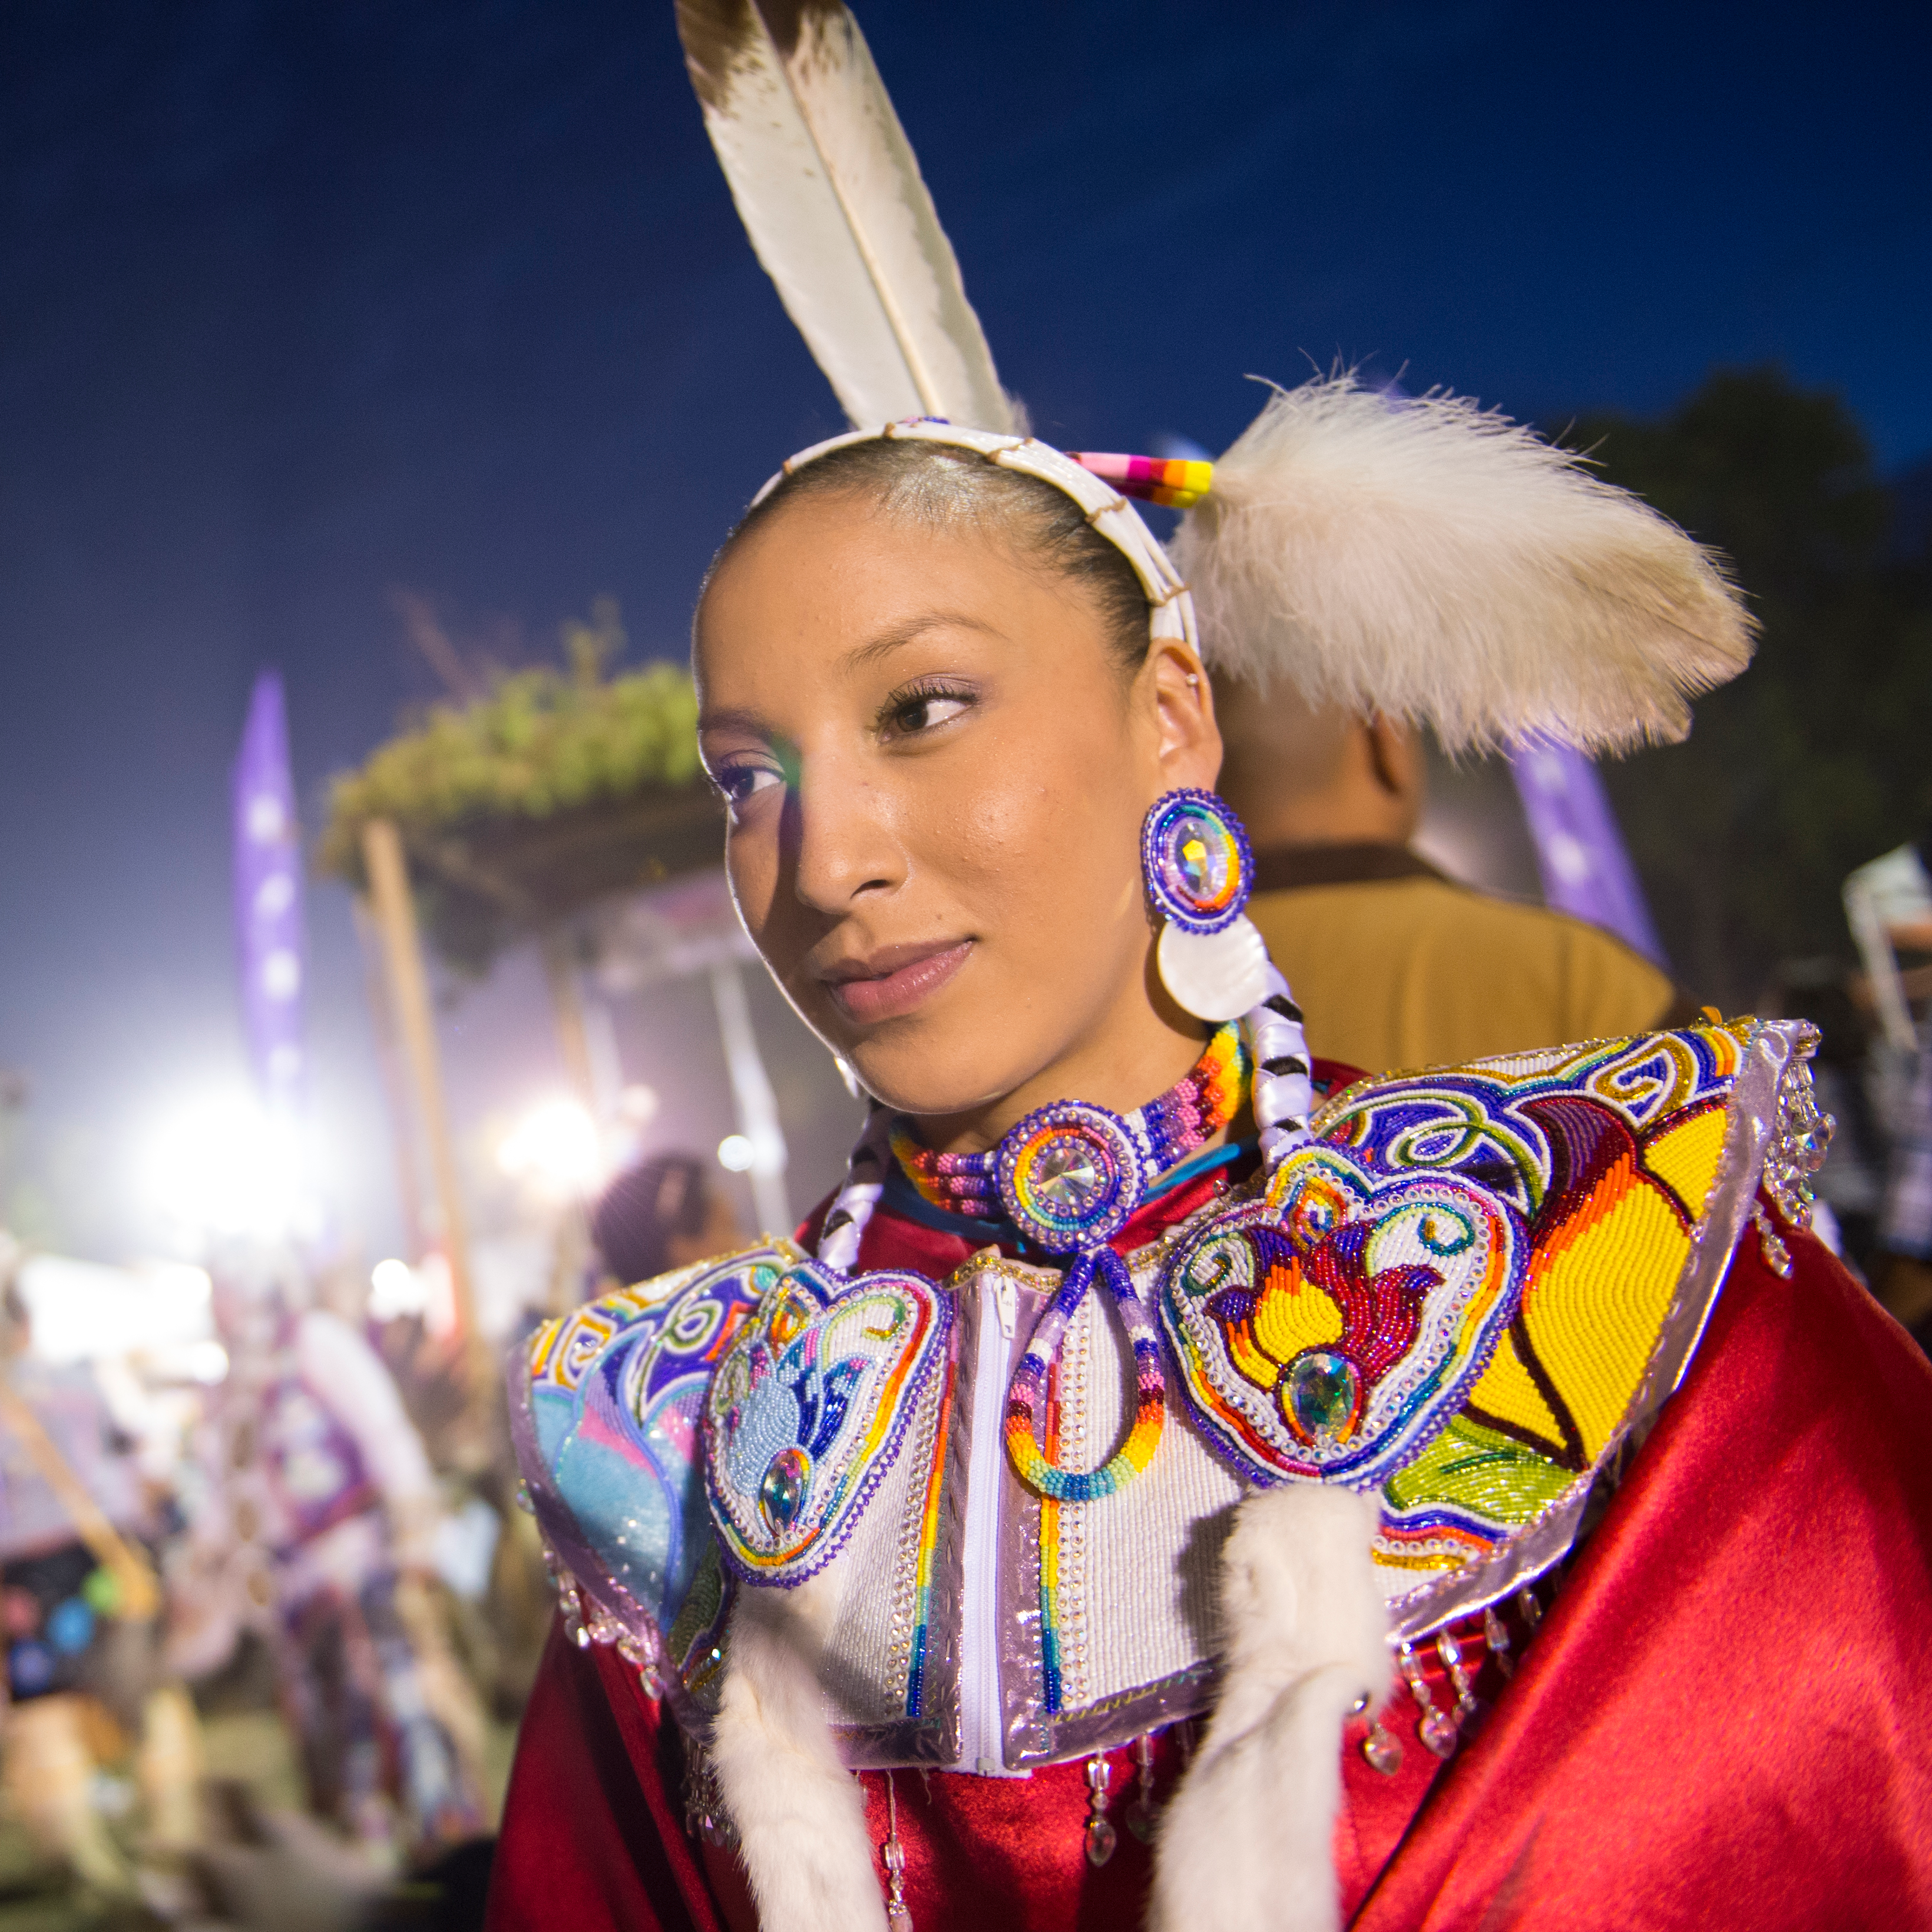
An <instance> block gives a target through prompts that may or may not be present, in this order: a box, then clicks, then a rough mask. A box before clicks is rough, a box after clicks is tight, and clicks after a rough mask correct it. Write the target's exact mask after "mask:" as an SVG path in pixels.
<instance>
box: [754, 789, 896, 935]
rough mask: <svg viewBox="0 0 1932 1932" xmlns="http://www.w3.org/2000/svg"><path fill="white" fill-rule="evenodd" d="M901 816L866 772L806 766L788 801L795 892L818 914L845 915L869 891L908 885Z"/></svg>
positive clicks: (788, 838) (786, 830) (788, 840)
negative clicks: (897, 820) (897, 825)
mask: <svg viewBox="0 0 1932 1932" xmlns="http://www.w3.org/2000/svg"><path fill="white" fill-rule="evenodd" d="M893 816H894V815H893V814H892V812H891V811H890V810H889V807H888V802H887V801H886V799H885V797H884V796H883V794H882V793H880V791H879V790H878V789H877V787H876V786H875V785H874V784H872V783H871V782H870V781H869V780H868V778H866V777H865V775H863V774H862V773H860V772H856V771H854V770H853V769H850V767H849V766H841V765H839V764H837V763H819V762H817V761H814V760H809V759H808V760H804V761H802V764H801V766H800V769H799V774H798V777H797V779H796V782H795V783H794V784H793V786H792V787H791V788H790V791H789V793H787V797H786V799H785V809H784V832H783V836H784V844H785V853H784V857H785V861H786V865H787V870H788V871H790V873H791V875H792V890H793V893H794V894H795V895H796V897H797V898H799V901H801V902H802V903H803V904H805V905H808V906H810V907H812V908H813V910H814V911H818V912H823V913H832V914H838V913H842V912H844V911H846V910H848V909H849V908H850V907H851V905H852V904H853V902H854V901H856V900H857V899H859V898H862V897H864V896H865V895H867V894H868V893H874V892H891V891H892V890H894V889H895V888H897V887H898V886H900V885H901V884H902V883H904V879H905V876H906V871H907V866H906V862H905V855H904V850H903V849H902V848H901V845H900V843H899V840H898V836H897V834H896V832H895V829H894V826H893V823H892V820H893Z"/></svg>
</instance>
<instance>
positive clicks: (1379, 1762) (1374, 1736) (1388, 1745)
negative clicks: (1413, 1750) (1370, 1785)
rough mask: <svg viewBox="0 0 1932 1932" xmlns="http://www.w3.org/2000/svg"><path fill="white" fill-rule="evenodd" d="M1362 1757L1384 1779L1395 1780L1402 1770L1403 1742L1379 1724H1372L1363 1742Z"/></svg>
mask: <svg viewBox="0 0 1932 1932" xmlns="http://www.w3.org/2000/svg"><path fill="white" fill-rule="evenodd" d="M1362 1755H1363V1757H1365V1758H1367V1760H1368V1761H1369V1763H1370V1764H1371V1765H1372V1766H1374V1768H1375V1769H1376V1770H1377V1771H1379V1772H1381V1773H1382V1775H1383V1776H1384V1777H1385V1778H1393V1777H1394V1775H1396V1773H1397V1772H1399V1771H1400V1770H1401V1769H1402V1740H1401V1739H1400V1738H1398V1737H1396V1736H1394V1735H1392V1734H1391V1733H1390V1732H1388V1731H1387V1730H1384V1729H1383V1727H1382V1724H1380V1723H1379V1722H1377V1723H1375V1724H1371V1725H1370V1727H1369V1734H1368V1736H1367V1737H1365V1738H1364V1739H1363V1740H1362Z"/></svg>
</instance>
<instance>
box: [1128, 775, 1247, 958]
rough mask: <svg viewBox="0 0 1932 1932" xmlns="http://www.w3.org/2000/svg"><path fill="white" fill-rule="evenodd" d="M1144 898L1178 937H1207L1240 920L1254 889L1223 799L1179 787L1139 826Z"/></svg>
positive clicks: (1235, 823)
mask: <svg viewBox="0 0 1932 1932" xmlns="http://www.w3.org/2000/svg"><path fill="white" fill-rule="evenodd" d="M1141 871H1142V875H1143V876H1144V877H1145V879H1146V880H1147V889H1148V898H1151V899H1152V900H1153V901H1154V904H1155V905H1156V906H1157V907H1158V908H1159V909H1160V911H1162V912H1163V913H1165V914H1166V916H1167V917H1168V918H1169V919H1170V920H1171V921H1172V922H1173V923H1174V924H1175V925H1176V926H1178V927H1180V929H1181V931H1182V932H1191V933H1194V934H1196V935H1199V937H1202V938H1207V937H1208V936H1209V935H1212V934H1214V933H1217V932H1226V930H1227V929H1228V928H1229V926H1232V925H1233V924H1234V922H1235V920H1236V919H1239V918H1240V917H1241V913H1242V910H1243V909H1244V907H1246V906H1247V903H1248V897H1249V895H1250V892H1252V891H1253V888H1254V878H1255V857H1254V853H1253V850H1252V849H1251V848H1250V846H1249V844H1248V835H1247V832H1246V831H1245V830H1244V829H1243V827H1242V824H1241V820H1240V819H1239V818H1238V817H1236V816H1235V811H1234V808H1233V807H1232V805H1229V803H1228V802H1227V800H1226V799H1224V798H1222V797H1220V796H1218V795H1217V793H1214V792H1211V791H1202V790H1199V789H1198V788H1197V787H1193V786H1188V785H1184V786H1181V787H1178V789H1177V790H1173V791H1170V792H1164V793H1162V795H1161V796H1160V797H1159V798H1157V799H1155V800H1154V803H1153V805H1151V807H1150V808H1148V815H1147V817H1145V819H1144V820H1142V823H1141Z"/></svg>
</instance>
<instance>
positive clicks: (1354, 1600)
mask: <svg viewBox="0 0 1932 1932" xmlns="http://www.w3.org/2000/svg"><path fill="white" fill-rule="evenodd" d="M1378 1520H1379V1506H1378V1504H1377V1502H1376V1499H1375V1498H1374V1497H1373V1496H1357V1495H1356V1494H1355V1493H1354V1492H1353V1491H1352V1490H1343V1489H1337V1488H1329V1487H1320V1486H1317V1485H1314V1484H1290V1485H1289V1486H1288V1487H1285V1488H1282V1489H1279V1490H1263V1491H1262V1492H1261V1493H1259V1494H1256V1495H1253V1496H1250V1497H1249V1498H1248V1499H1247V1502H1244V1503H1243V1504H1242V1505H1241V1510H1240V1511H1239V1513H1238V1515H1237V1516H1236V1517H1235V1527H1234V1529H1233V1531H1232V1533H1231V1534H1230V1535H1229V1538H1228V1541H1227V1546H1226V1549H1225V1550H1224V1551H1223V1554H1222V1559H1221V1588H1222V1594H1221V1615H1222V1621H1223V1625H1224V1627H1225V1637H1226V1641H1225V1643H1224V1646H1223V1660H1222V1661H1223V1677H1222V1683H1221V1692H1220V1698H1219V1699H1218V1700H1217V1703H1216V1705H1215V1709H1214V1718H1213V1720H1212V1721H1211V1722H1210V1724H1209V1725H1208V1731H1207V1735H1206V1736H1205V1737H1204V1738H1203V1739H1202V1743H1201V1749H1200V1751H1199V1753H1198V1754H1197V1755H1196V1757H1195V1760H1194V1762H1193V1764H1192V1765H1191V1766H1190V1767H1189V1769H1188V1772H1187V1776H1186V1777H1185V1778H1183V1779H1182V1781H1181V1784H1180V1787H1179V1788H1178V1790H1176V1791H1175V1794H1174V1796H1173V1798H1172V1800H1171V1801H1170V1802H1169V1805H1168V1807H1167V1810H1166V1813H1165V1814H1164V1815H1163V1818H1162V1820H1161V1828H1160V1843H1159V1845H1158V1846H1157V1849H1156V1853H1155V1860H1154V1900H1153V1904H1152V1906H1151V1909H1150V1911H1149V1912H1148V1928H1149V1932H1250V1928H1252V1927H1258V1926H1267V1927H1269V1928H1270V1929H1271V1932H1334V1927H1335V1926H1336V1924H1337V1921H1338V1918H1339V1910H1338V1906H1337V1899H1336V1888H1335V1865H1334V1832H1335V1813H1336V1808H1337V1805H1338V1804H1339V1803H1340V1799H1341V1788H1342V1769H1341V1748H1342V1726H1343V1722H1344V1721H1345V1720H1346V1718H1347V1716H1348V1714H1349V1710H1350V1709H1351V1708H1352V1706H1354V1705H1355V1703H1357V1701H1358V1700H1360V1699H1362V1698H1367V1700H1369V1701H1370V1703H1371V1704H1379V1703H1381V1701H1382V1698H1383V1697H1384V1696H1385V1694H1386V1692H1387V1691H1388V1682H1389V1652H1388V1613H1387V1612H1386V1611H1385V1609H1384V1607H1383V1602H1382V1592H1381V1589H1380V1588H1379V1586H1378V1585H1377V1583H1376V1571H1375V1562H1374V1559H1373V1554H1372V1551H1371V1545H1372V1544H1373V1539H1374V1537H1375V1533H1376V1523H1377V1521H1378Z"/></svg>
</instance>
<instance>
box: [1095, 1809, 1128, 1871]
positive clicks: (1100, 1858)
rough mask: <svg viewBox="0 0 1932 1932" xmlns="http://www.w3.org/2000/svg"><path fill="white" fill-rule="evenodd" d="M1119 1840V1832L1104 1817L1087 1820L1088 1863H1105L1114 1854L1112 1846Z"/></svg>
mask: <svg viewBox="0 0 1932 1932" xmlns="http://www.w3.org/2000/svg"><path fill="white" fill-rule="evenodd" d="M1120 1842H1121V1841H1120V1835H1119V1834H1118V1832H1115V1829H1114V1828H1113V1826H1111V1825H1110V1824H1109V1823H1108V1822H1107V1821H1106V1819H1104V1818H1089V1819H1088V1821H1087V1862H1088V1864H1090V1865H1103V1864H1106V1862H1107V1861H1108V1860H1109V1858H1112V1856H1113V1855H1114V1847H1115V1846H1116V1845H1118V1843H1120Z"/></svg>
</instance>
